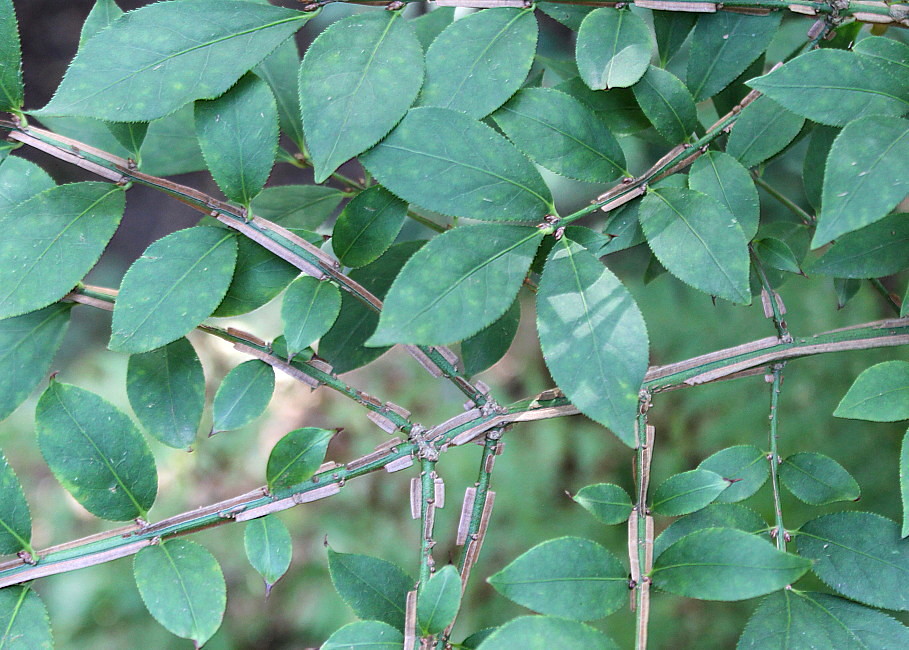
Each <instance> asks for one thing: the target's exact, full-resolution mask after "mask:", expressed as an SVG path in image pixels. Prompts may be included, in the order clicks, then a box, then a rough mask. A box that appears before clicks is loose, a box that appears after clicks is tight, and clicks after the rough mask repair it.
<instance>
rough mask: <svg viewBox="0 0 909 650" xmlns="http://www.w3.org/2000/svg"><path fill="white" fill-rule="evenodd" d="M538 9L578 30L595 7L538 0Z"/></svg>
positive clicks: (573, 29)
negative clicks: (539, 0)
mask: <svg viewBox="0 0 909 650" xmlns="http://www.w3.org/2000/svg"><path fill="white" fill-rule="evenodd" d="M536 6H537V9H539V10H540V11H542V12H543V13H544V14H546V15H547V16H549V17H550V18H553V19H554V20H557V21H559V22H560V23H562V24H563V25H565V27H567V28H568V29H570V30H572V31H574V32H576V31H578V30H579V29H580V28H581V23H582V22H584V18H586V17H587V14H589V13H590V12H591V11H593V10H594V9H595V7H584V6H581V5H569V4H562V3H561V2H538V3H537V4H536Z"/></svg>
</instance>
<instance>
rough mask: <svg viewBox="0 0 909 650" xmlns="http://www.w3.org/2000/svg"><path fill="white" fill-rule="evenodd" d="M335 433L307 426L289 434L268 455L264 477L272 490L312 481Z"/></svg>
mask: <svg viewBox="0 0 909 650" xmlns="http://www.w3.org/2000/svg"><path fill="white" fill-rule="evenodd" d="M334 435H335V432H334V431H328V430H326V429H316V428H314V427H306V428H304V429H296V430H294V431H291V432H290V433H288V434H286V435H285V436H284V437H283V438H281V439H280V440H279V441H278V443H277V444H276V445H275V446H274V448H272V450H271V453H270V454H269V456H268V467H267V468H266V470H265V478H266V480H267V482H268V489H269V490H270V491H274V490H282V489H285V488H290V487H293V486H294V485H298V484H300V483H302V482H303V481H305V480H307V479H309V478H310V477H311V476H312V475H313V474H315V473H316V470H317V469H319V465H321V464H322V461H323V460H325V452H326V450H327V449H328V443H329V442H331V438H332V436H334Z"/></svg>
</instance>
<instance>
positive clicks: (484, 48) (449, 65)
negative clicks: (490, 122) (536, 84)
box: [417, 7, 537, 119]
mask: <svg viewBox="0 0 909 650" xmlns="http://www.w3.org/2000/svg"><path fill="white" fill-rule="evenodd" d="M536 49H537V20H536V18H535V17H534V15H533V10H532V9H517V8H513V7H499V8H495V9H490V10H487V11H481V12H478V13H475V14H471V15H469V16H466V17H464V18H462V19H461V20H457V21H455V22H453V23H452V24H451V25H449V26H448V27H446V28H445V30H444V31H443V32H442V33H441V34H439V36H438V37H437V38H436V39H435V40H434V41H433V42H432V45H430V46H429V49H428V50H427V51H426V83H425V84H424V86H423V90H422V92H421V93H420V99H419V101H418V102H417V105H418V106H437V107H439V108H449V109H452V110H456V111H460V112H462V113H466V114H467V115H469V116H470V117H473V118H476V119H480V118H482V117H485V116H486V115H489V114H490V113H491V112H492V111H494V110H495V109H497V108H498V107H499V106H501V105H502V104H504V103H505V102H506V101H507V100H508V98H509V97H511V96H512V95H513V94H514V93H515V91H517V89H518V88H520V87H521V84H523V83H524V79H526V78H527V73H528V72H529V71H530V66H531V64H532V63H533V55H534V53H535V52H536ZM503 61H507V62H508V64H507V65H503V64H502V62H503Z"/></svg>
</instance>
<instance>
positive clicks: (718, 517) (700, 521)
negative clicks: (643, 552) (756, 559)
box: [653, 503, 767, 557]
mask: <svg viewBox="0 0 909 650" xmlns="http://www.w3.org/2000/svg"><path fill="white" fill-rule="evenodd" d="M705 528H734V529H736V530H743V531H745V532H746V533H754V534H758V533H761V532H764V531H766V530H767V523H766V522H765V521H764V520H763V519H761V516H760V515H759V514H758V513H757V512H755V511H754V510H752V509H751V508H748V507H746V506H743V505H741V504H738V503H711V504H710V505H709V506H706V507H704V508H701V509H700V510H698V511H697V512H693V513H691V514H690V515H685V516H684V517H679V518H678V519H676V520H675V521H673V522H672V523H671V524H669V525H668V526H667V527H666V529H665V530H664V531H663V532H662V533H660V534H659V535H658V536H657V538H656V539H655V540H654V542H653V556H654V557H659V555H660V554H661V553H662V552H663V551H665V550H666V549H667V548H669V547H670V546H672V545H673V544H675V543H676V542H677V541H679V540H680V539H682V538H683V537H685V536H686V535H689V534H691V533H693V532H695V531H697V530H703V529H705Z"/></svg>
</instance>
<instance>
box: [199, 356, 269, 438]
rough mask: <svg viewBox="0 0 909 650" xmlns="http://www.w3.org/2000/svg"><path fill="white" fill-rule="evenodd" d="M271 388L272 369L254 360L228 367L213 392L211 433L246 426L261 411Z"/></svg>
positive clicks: (267, 399) (266, 404) (267, 401)
mask: <svg viewBox="0 0 909 650" xmlns="http://www.w3.org/2000/svg"><path fill="white" fill-rule="evenodd" d="M274 391H275V371H274V370H273V369H272V367H271V366H270V365H268V364H267V363H265V362H264V361H260V360H258V359H250V360H249V361H244V362H243V363H241V364H240V365H238V366H235V367H234V368H232V369H231V371H230V372H229V373H227V376H225V377H224V380H223V381H222V382H221V385H220V386H218V392H217V393H215V399H214V402H213V404H212V411H213V414H212V415H213V418H214V422H213V423H212V433H213V434H214V433H219V432H221V431H230V430H231V429H239V428H240V427H243V426H246V425H247V424H249V423H250V422H252V421H253V420H255V419H256V418H257V417H259V416H260V415H262V413H264V412H265V409H266V407H267V406H268V403H269V402H270V401H271V396H272V393H274Z"/></svg>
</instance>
